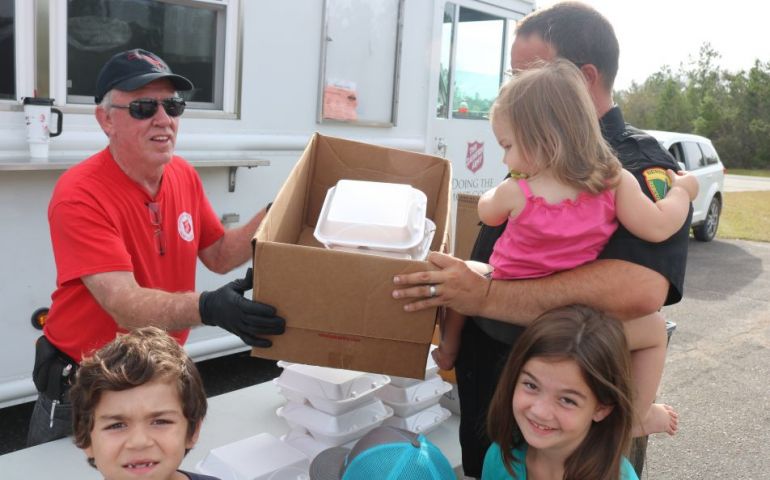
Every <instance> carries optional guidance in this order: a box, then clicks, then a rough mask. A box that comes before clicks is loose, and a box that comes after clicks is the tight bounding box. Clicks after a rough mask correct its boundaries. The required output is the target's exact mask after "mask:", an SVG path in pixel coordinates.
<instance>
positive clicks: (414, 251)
mask: <svg viewBox="0 0 770 480" xmlns="http://www.w3.org/2000/svg"><path fill="white" fill-rule="evenodd" d="M435 234H436V224H435V223H433V220H431V219H430V218H426V219H425V234H424V237H423V241H422V242H421V243H420V244H419V245H417V246H416V247H414V248H410V249H409V250H404V251H401V252H393V251H389V250H376V249H372V248H369V247H343V246H340V245H326V248H329V249H332V250H340V251H343V252H352V253H363V254H366V255H379V256H382V257H390V258H403V259H405V260H425V259H426V258H428V254H429V253H430V244H431V243H432V242H433V236H434V235H435Z"/></svg>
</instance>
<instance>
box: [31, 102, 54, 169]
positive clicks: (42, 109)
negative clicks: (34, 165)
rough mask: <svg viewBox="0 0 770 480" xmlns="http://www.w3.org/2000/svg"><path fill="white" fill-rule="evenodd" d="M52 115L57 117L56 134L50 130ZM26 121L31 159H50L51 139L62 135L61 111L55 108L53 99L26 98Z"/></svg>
mask: <svg viewBox="0 0 770 480" xmlns="http://www.w3.org/2000/svg"><path fill="white" fill-rule="evenodd" d="M52 113H53V114H56V115H57V120H56V131H55V132H51V131H50V129H49V128H48V122H49V120H50V118H51V114H52ZM24 120H25V121H26V123H27V142H28V143H29V155H30V157H31V158H32V160H33V161H34V160H40V159H45V158H48V142H49V140H50V138H51V137H56V136H58V135H61V132H62V113H61V110H59V109H58V108H53V98H43V97H24Z"/></svg>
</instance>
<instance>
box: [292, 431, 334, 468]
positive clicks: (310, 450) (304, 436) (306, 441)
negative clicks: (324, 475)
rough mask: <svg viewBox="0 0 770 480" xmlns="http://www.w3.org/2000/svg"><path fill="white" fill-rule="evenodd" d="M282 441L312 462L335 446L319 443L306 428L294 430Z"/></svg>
mask: <svg viewBox="0 0 770 480" xmlns="http://www.w3.org/2000/svg"><path fill="white" fill-rule="evenodd" d="M281 441H282V442H284V443H288V444H289V445H291V446H292V447H294V448H296V449H297V450H299V451H300V452H302V453H304V454H305V456H307V458H308V459H309V460H310V461H311V462H312V461H313V459H314V458H315V457H316V456H317V455H318V454H319V453H321V452H323V451H324V450H326V449H327V448H330V447H332V446H333V445H327V444H325V443H323V442H319V441H318V440H316V439H315V438H313V437H312V436H310V433H309V432H308V431H307V429H304V428H292V429H291V430H289V433H287V434H285V435H282V436H281Z"/></svg>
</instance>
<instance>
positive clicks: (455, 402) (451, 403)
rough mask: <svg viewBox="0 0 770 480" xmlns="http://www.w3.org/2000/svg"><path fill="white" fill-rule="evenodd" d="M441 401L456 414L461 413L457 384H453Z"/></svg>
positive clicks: (443, 405) (442, 404)
mask: <svg viewBox="0 0 770 480" xmlns="http://www.w3.org/2000/svg"><path fill="white" fill-rule="evenodd" d="M439 403H441V406H442V407H444V408H446V409H447V410H449V411H450V412H452V413H454V414H455V415H460V393H459V392H458V391H457V385H456V384H453V385H452V390H450V391H448V392H446V393H445V394H444V395H442V396H441V400H439Z"/></svg>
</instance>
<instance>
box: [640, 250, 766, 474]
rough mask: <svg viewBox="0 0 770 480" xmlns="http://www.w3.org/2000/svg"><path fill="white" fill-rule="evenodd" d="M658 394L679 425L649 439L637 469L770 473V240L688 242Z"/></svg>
mask: <svg viewBox="0 0 770 480" xmlns="http://www.w3.org/2000/svg"><path fill="white" fill-rule="evenodd" d="M687 266H688V271H687V281H686V284H685V298H684V300H683V301H682V302H681V303H679V304H677V305H674V306H671V307H666V309H664V312H665V314H666V316H667V318H669V319H670V320H673V321H675V322H676V323H677V330H676V333H675V334H674V336H673V337H672V340H671V344H670V347H669V353H668V359H667V363H666V371H665V374H664V379H663V385H662V389H661V395H660V397H659V398H660V399H661V400H662V401H665V402H667V403H670V404H671V405H674V406H675V407H676V408H677V409H678V410H679V414H680V427H681V430H680V433H679V434H678V435H676V436H675V437H666V436H661V435H657V436H655V437H653V438H651V439H650V445H649V447H648V450H647V468H646V473H645V475H644V477H643V478H649V479H655V480H664V479H690V478H692V479H707V478H708V479H712V478H713V479H717V478H740V479H768V478H770V303H769V302H768V300H769V298H770V295H768V292H770V244H768V243H757V242H744V241H719V240H716V241H714V242H711V243H700V242H696V241H694V240H693V241H691V243H690V252H689V261H688V265H687Z"/></svg>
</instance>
